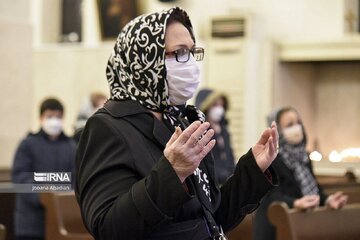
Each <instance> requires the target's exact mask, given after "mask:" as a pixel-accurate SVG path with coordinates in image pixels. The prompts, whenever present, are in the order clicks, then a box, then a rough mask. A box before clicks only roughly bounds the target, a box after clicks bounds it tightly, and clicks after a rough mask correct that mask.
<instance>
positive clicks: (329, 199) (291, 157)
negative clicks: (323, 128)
mask: <svg viewBox="0 0 360 240" xmlns="http://www.w3.org/2000/svg"><path fill="white" fill-rule="evenodd" d="M272 118H274V119H275V120H276V123H277V125H278V126H279V144H280V149H279V154H278V155H277V157H276V159H275V160H274V163H273V167H274V168H275V170H276V172H277V174H278V177H279V182H280V187H278V188H276V189H274V190H273V191H272V192H271V193H269V194H268V195H267V196H266V197H265V198H264V199H263V201H262V202H261V204H260V207H259V209H258V211H257V213H256V217H255V227H254V239H256V240H260V239H264V240H265V239H266V240H272V239H276V229H275V228H274V227H273V225H272V224H271V223H270V222H269V220H268V219H267V209H268V206H269V205H270V204H271V203H272V202H274V201H283V202H285V203H287V205H288V206H289V208H297V209H301V210H306V209H309V208H315V207H317V206H319V205H320V206H323V205H326V206H328V207H329V208H332V209H338V208H341V207H343V206H344V205H345V204H346V202H347V196H345V195H343V194H342V193H341V192H337V193H334V194H332V195H330V196H326V195H325V194H324V192H323V191H322V189H321V187H320V186H319V185H318V183H317V181H316V179H315V176H314V173H313V170H312V166H311V162H310V160H309V158H308V154H307V152H306V135H305V131H304V126H303V124H302V121H301V118H300V116H299V114H298V112H297V111H296V110H295V109H294V108H291V107H285V108H282V109H280V110H277V111H275V112H273V113H272V115H271V116H270V119H268V120H269V121H272Z"/></svg>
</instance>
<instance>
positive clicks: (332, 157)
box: [329, 150, 342, 162]
mask: <svg viewBox="0 0 360 240" xmlns="http://www.w3.org/2000/svg"><path fill="white" fill-rule="evenodd" d="M329 161H330V162H341V161H342V157H341V154H340V153H338V152H337V151H335V150H334V151H332V152H331V153H330V154H329Z"/></svg>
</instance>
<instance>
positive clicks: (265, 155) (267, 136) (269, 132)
mask: <svg viewBox="0 0 360 240" xmlns="http://www.w3.org/2000/svg"><path fill="white" fill-rule="evenodd" d="M278 146H279V134H278V131H277V126H276V123H275V122H272V124H271V128H268V129H266V130H265V131H264V132H263V134H262V135H261V137H260V139H259V141H258V142H257V143H256V144H255V146H253V147H252V149H251V150H252V153H253V155H254V157H255V160H256V163H257V164H258V166H259V167H260V169H261V170H262V171H263V172H264V171H265V170H266V169H267V168H268V167H269V166H270V165H271V163H272V162H273V161H274V159H275V158H276V156H277V154H278Z"/></svg>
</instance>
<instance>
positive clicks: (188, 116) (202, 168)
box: [75, 7, 278, 240]
mask: <svg viewBox="0 0 360 240" xmlns="http://www.w3.org/2000/svg"><path fill="white" fill-rule="evenodd" d="M203 57H204V49H203V48H201V47H200V46H197V44H196V41H195V37H194V33H193V29H192V25H191V22H190V19H189V17H188V15H187V13H186V12H185V11H184V10H182V9H180V8H178V7H174V8H170V9H168V10H164V11H161V12H155V13H149V14H144V15H141V16H139V17H137V18H135V19H134V20H132V21H131V22H129V23H128V24H127V25H126V26H125V27H124V28H123V30H122V31H121V32H120V34H119V36H118V38H117V41H116V44H115V47H114V50H113V52H112V54H111V56H110V58H109V61H108V64H107V67H106V76H107V80H108V83H109V86H110V99H109V100H108V101H107V102H106V103H105V104H104V107H103V108H101V109H100V110H98V111H97V112H96V113H95V114H94V115H93V116H91V117H90V118H89V119H88V121H87V123H86V125H85V128H84V130H83V132H82V134H81V137H80V141H79V144H78V149H77V155H76V156H77V158H76V169H77V174H76V175H77V179H76V186H75V194H76V197H77V199H78V202H79V205H80V209H81V211H82V216H83V220H84V223H85V225H86V226H87V229H88V230H89V231H90V233H91V234H92V235H93V236H94V238H95V239H98V240H101V239H103V240H105V239H106V240H116V239H130V240H131V239H157V240H161V239H172V240H177V239H179V240H180V239H181V240H184V239H196V240H203V239H204V240H205V239H225V235H224V232H226V231H229V230H231V229H232V228H234V227H235V226H236V225H237V224H238V223H239V222H240V221H241V220H242V219H243V218H244V216H245V215H246V214H247V213H249V212H251V211H253V210H254V209H255V208H256V207H257V206H258V204H259V201H260V199H261V198H262V196H264V195H265V194H266V193H267V192H268V191H269V190H270V189H272V188H273V187H274V185H276V183H277V181H276V180H277V178H276V175H275V174H274V172H273V171H272V168H271V166H270V165H271V163H272V161H273V159H275V157H276V154H277V152H276V144H277V139H278V135H277V130H276V125H275V123H274V124H273V125H272V127H271V128H268V129H266V130H265V131H264V133H263V134H262V136H261V138H260V140H259V141H258V142H257V143H256V144H254V146H253V147H252V148H251V149H250V150H249V151H248V153H246V154H245V155H244V156H243V157H242V158H241V159H242V160H241V161H239V164H238V165H237V167H236V169H235V171H234V175H233V176H232V177H230V178H229V179H228V180H227V181H226V182H225V183H224V184H223V185H222V186H221V188H220V187H219V185H218V182H217V179H216V169H215V168H214V159H213V157H212V154H211V153H210V152H211V150H212V149H213V148H214V146H215V143H216V140H215V139H213V136H214V130H213V129H211V128H210V123H209V122H205V119H204V114H203V113H202V112H201V111H200V110H198V109H197V108H196V107H194V106H190V105H187V104H186V103H187V101H188V100H189V99H190V98H191V97H193V95H194V93H195V92H196V89H197V86H198V84H199V73H200V71H199V66H198V61H201V60H202V59H203Z"/></svg>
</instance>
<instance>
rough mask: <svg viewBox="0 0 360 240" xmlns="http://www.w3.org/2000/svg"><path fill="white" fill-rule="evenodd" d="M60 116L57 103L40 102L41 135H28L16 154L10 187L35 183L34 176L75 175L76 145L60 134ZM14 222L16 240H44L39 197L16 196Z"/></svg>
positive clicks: (60, 106) (52, 99) (28, 195)
mask: <svg viewBox="0 0 360 240" xmlns="http://www.w3.org/2000/svg"><path fill="white" fill-rule="evenodd" d="M63 113H64V108H63V106H62V104H61V103H60V102H59V101H58V100H57V99H54V98H49V99H46V100H45V101H43V102H42V104H41V107H40V123H41V129H40V131H39V132H38V133H36V134H32V133H30V134H28V136H27V137H26V138H25V139H24V140H22V142H21V143H20V145H19V147H18V149H17V150H16V153H15V158H14V163H13V168H12V181H13V183H16V184H32V183H34V172H74V160H75V143H74V142H73V140H71V139H70V138H69V137H67V136H66V135H65V134H64V133H63ZM14 219H15V224H14V226H15V229H14V233H15V236H16V240H27V239H28V240H30V239H31V240H42V239H44V237H45V236H44V235H45V229H44V227H45V222H44V208H43V207H42V205H41V203H40V199H39V194H38V193H17V194H16V205H15V214H14Z"/></svg>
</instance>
